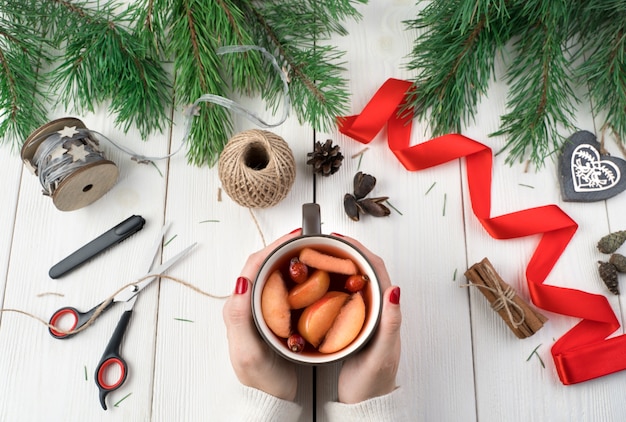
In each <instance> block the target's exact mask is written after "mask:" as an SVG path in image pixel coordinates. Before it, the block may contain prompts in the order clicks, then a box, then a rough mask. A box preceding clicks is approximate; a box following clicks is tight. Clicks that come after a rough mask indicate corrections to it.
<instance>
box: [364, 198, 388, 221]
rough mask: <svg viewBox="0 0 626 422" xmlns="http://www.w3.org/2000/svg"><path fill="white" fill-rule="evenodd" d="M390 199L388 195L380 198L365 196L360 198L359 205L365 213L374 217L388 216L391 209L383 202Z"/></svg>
mask: <svg viewBox="0 0 626 422" xmlns="http://www.w3.org/2000/svg"><path fill="white" fill-rule="evenodd" d="M387 199H389V197H388V196H381V197H380V198H363V199H361V200H359V202H358V205H359V207H360V209H362V210H363V211H364V212H365V213H367V214H369V215H371V216H374V217H386V216H388V215H389V214H391V210H390V209H389V208H387V207H386V206H384V205H383V204H382V202H384V201H386V200H387Z"/></svg>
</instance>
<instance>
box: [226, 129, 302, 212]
mask: <svg viewBox="0 0 626 422" xmlns="http://www.w3.org/2000/svg"><path fill="white" fill-rule="evenodd" d="M218 172H219V178H220V180H221V182H222V187H223V188H224V190H225V191H226V193H227V194H228V196H230V197H231V199H232V200H233V201H235V202H236V203H238V204H239V205H241V206H244V207H248V208H268V207H271V206H274V205H276V204H277V203H278V202H280V201H281V200H283V199H284V198H285V196H287V194H288V193H289V191H290V190H291V186H292V185H293V182H294V180H295V178H296V164H295V159H294V157H293V153H292V152H291V149H290V148H289V145H288V144H287V143H286V142H285V140H284V139H283V138H281V137H280V136H278V135H276V134H275V133H272V132H269V131H266V130H259V129H252V130H247V131H243V132H240V133H238V134H236V135H235V136H233V137H232V138H231V139H230V140H229V141H228V143H227V144H226V146H225V147H224V150H223V151H222V153H221V154H220V158H219V161H218Z"/></svg>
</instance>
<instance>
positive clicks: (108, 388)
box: [48, 226, 196, 410]
mask: <svg viewBox="0 0 626 422" xmlns="http://www.w3.org/2000/svg"><path fill="white" fill-rule="evenodd" d="M167 228H168V226H164V227H163V229H162V231H161V235H160V236H159V238H158V241H157V242H156V243H155V248H154V253H153V254H152V255H150V257H151V258H152V259H151V261H150V266H149V270H148V273H147V274H146V275H145V276H144V277H147V278H145V279H143V280H141V281H139V282H137V283H134V284H131V285H129V286H128V287H126V288H125V289H124V290H122V291H120V292H119V293H118V294H116V295H115V296H114V297H113V298H110V299H107V300H104V301H102V302H100V303H99V304H98V305H96V306H94V307H93V308H91V309H90V310H89V311H87V312H80V311H79V310H77V309H76V308H73V307H71V306H66V307H63V308H60V309H59V310H57V311H56V312H55V313H54V314H52V317H51V318H50V325H51V326H53V327H56V326H57V325H56V324H57V323H58V322H59V321H60V320H61V319H62V318H66V319H67V318H70V319H73V321H72V326H71V328H70V329H69V330H67V331H69V332H68V333H65V332H63V331H58V330H55V329H54V328H52V327H50V328H48V330H49V331H50V334H51V335H52V337H54V338H57V339H67V338H70V337H72V336H74V335H75V334H78V333H76V332H73V331H75V330H77V329H79V328H80V327H82V326H84V325H85V324H86V323H87V322H88V321H89V320H90V319H91V318H92V316H93V315H94V314H95V313H96V311H97V310H98V309H99V308H101V307H103V310H102V311H101V313H100V314H99V315H101V314H102V313H103V312H104V311H106V310H108V309H111V307H113V305H114V304H115V303H117V302H125V304H124V312H123V313H122V316H121V317H120V320H119V322H118V323H117V326H116V327H115V330H114V331H113V335H112V336H111V339H110V340H109V343H108V344H107V346H106V348H105V349H104V353H103V354H102V358H100V363H98V366H97V367H96V373H95V377H94V378H95V381H96V385H97V386H98V390H99V396H100V404H101V405H102V408H103V409H104V410H107V406H106V396H107V394H109V393H110V392H112V391H114V390H117V389H118V388H119V387H120V386H121V385H122V384H123V383H124V381H125V380H126V375H127V365H126V361H125V360H124V359H123V358H122V357H121V356H120V354H119V349H120V344H121V342H122V339H123V338H124V332H125V331H126V328H127V327H128V323H129V322H130V317H131V315H132V312H133V306H134V305H135V302H136V300H137V295H138V294H139V293H140V292H141V291H142V290H143V289H144V288H146V287H147V286H149V285H150V284H151V283H152V282H153V281H154V280H156V279H158V278H159V275H160V274H162V273H164V272H165V271H167V270H168V269H169V268H170V267H171V266H172V265H174V264H175V263H177V262H178V261H180V260H181V259H182V258H183V257H184V256H185V255H187V254H188V253H189V251H191V249H193V247H194V246H196V243H194V244H192V245H190V246H188V247H187V248H185V249H184V250H183V251H181V252H179V253H178V254H177V255H176V256H174V257H173V258H171V259H169V260H167V261H166V262H164V263H163V264H161V265H159V266H158V267H156V268H153V267H154V261H155V258H156V256H157V254H158V252H159V249H160V246H161V244H162V241H163V238H164V236H165V233H166V231H167ZM151 274H155V275H154V276H150V275H151ZM113 366H117V367H119V369H120V374H119V376H118V377H117V379H116V380H114V381H113V382H110V381H109V380H108V379H107V378H106V374H107V370H108V369H109V368H111V367H113Z"/></svg>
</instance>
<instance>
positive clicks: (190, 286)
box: [0, 274, 230, 336]
mask: <svg viewBox="0 0 626 422" xmlns="http://www.w3.org/2000/svg"><path fill="white" fill-rule="evenodd" d="M155 276H158V277H159V278H160V279H165V280H169V281H173V282H175V283H177V284H180V285H181V286H184V287H187V288H188V289H191V290H193V291H194V292H196V293H198V294H200V295H202V296H206V297H208V298H211V299H227V298H229V297H230V295H215V294H213V293H209V292H205V291H204V290H202V289H200V288H199V287H197V286H195V285H194V284H192V283H189V282H187V281H185V280H181V279H179V278H176V277H172V276H170V275H166V274H148V275H145V276H143V277H141V278H139V279H137V280H135V281H133V282H130V283H127V284H125V285H124V286H122V287H120V288H119V289H117V290H116V291H115V292H114V293H113V294H111V295H110V296H109V297H108V298H107V299H105V300H104V301H103V302H102V303H101V304H100V305H99V306H98V308H96V311H95V312H94V313H93V314H92V315H91V316H90V317H89V319H88V320H87V322H85V324H84V325H82V326H80V327H78V328H76V329H72V330H63V329H61V328H59V327H55V326H54V325H52V324H51V323H49V322H48V321H46V320H44V319H43V318H40V317H38V316H36V315H33V314H31V313H30V312H26V311H22V310H20V309H12V308H3V309H0V313H3V312H11V313H16V314H21V315H25V316H27V317H29V318H32V319H34V320H36V321H39V322H41V323H42V324H43V325H45V326H46V327H48V328H49V329H51V330H54V331H55V332H56V333H59V334H63V335H66V336H67V335H70V334H77V333H80V332H81V331H84V330H86V329H87V328H89V327H90V326H91V325H92V324H93V323H94V322H95V320H96V319H97V318H98V317H99V316H100V314H101V313H102V312H104V311H105V309H106V308H107V307H108V306H109V305H110V304H111V302H112V301H113V298H114V297H115V296H117V295H118V294H119V293H121V292H122V291H123V290H126V289H127V288H128V287H130V286H133V285H135V284H138V283H141V282H142V281H144V280H147V279H148V278H151V277H155ZM45 294H46V295H47V294H55V295H56V293H45Z"/></svg>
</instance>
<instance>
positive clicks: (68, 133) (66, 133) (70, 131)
mask: <svg viewBox="0 0 626 422" xmlns="http://www.w3.org/2000/svg"><path fill="white" fill-rule="evenodd" d="M57 133H58V134H59V135H61V139H63V138H71V137H72V136H74V135H76V134H77V133H78V131H77V130H76V126H72V127H68V126H65V127H64V128H63V129H62V130H60V131H58V132H57Z"/></svg>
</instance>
